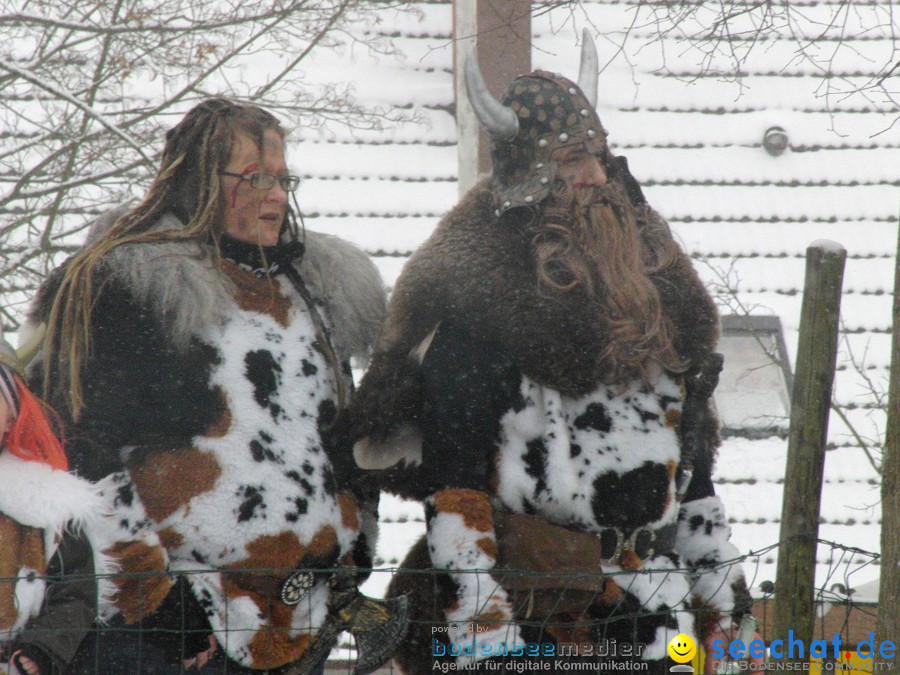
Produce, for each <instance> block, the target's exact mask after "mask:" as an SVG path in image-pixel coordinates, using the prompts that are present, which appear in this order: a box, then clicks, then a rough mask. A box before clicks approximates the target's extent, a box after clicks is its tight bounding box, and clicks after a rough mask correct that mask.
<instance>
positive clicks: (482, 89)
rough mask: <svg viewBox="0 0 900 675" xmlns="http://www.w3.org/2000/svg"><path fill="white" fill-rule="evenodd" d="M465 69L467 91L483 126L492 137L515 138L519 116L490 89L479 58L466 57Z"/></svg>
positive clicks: (517, 131)
mask: <svg viewBox="0 0 900 675" xmlns="http://www.w3.org/2000/svg"><path fill="white" fill-rule="evenodd" d="M465 70H466V93H467V94H468V95H469V103H471V104H472V109H473V110H474V111H475V116H476V117H477V118H478V121H479V122H481V126H483V127H484V128H485V129H487V132H488V133H489V134H490V135H491V138H495V139H497V140H499V141H511V140H512V139H514V138H515V137H516V135H517V134H518V133H519V118H518V117H517V116H516V113H514V112H513V111H512V110H510V109H509V108H507V107H506V106H505V105H503V104H502V103H500V102H499V101H498V100H497V99H495V98H494V97H493V95H491V92H489V91H488V89H487V87H486V86H485V84H484V78H483V77H482V76H481V68H479V67H478V60H477V59H476V58H475V57H474V56H473V55H469V56H468V57H467V58H466V65H465Z"/></svg>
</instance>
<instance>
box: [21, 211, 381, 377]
mask: <svg viewBox="0 0 900 675" xmlns="http://www.w3.org/2000/svg"><path fill="white" fill-rule="evenodd" d="M127 211H128V207H126V206H120V207H117V208H115V209H111V210H110V211H107V212H106V213H104V214H102V215H100V216H99V217H98V218H97V219H96V220H95V221H94V222H93V224H92V225H91V227H90V229H89V231H88V236H87V239H86V244H90V243H91V242H93V241H94V240H96V239H97V238H99V237H100V236H101V235H102V234H103V233H104V232H106V231H107V230H109V229H110V228H111V227H112V226H113V225H114V224H115V222H116V221H117V220H118V219H119V218H120V217H122V216H123V215H124V214H125V213H126V212H127ZM183 227H184V225H183V224H182V222H181V221H180V220H178V218H176V217H175V215H174V214H172V213H167V214H165V215H164V216H163V217H162V218H161V219H160V220H159V222H158V223H157V224H156V225H155V226H154V227H153V230H155V231H160V230H168V229H176V230H177V229H181V228H183ZM303 242H304V245H305V253H304V255H303V257H302V258H301V259H300V262H299V263H295V266H296V267H297V269H298V270H299V272H300V274H301V276H302V277H303V279H304V281H305V282H306V284H307V286H308V288H309V290H310V293H312V296H313V298H315V299H316V300H317V301H320V302H321V303H322V305H323V306H324V308H325V312H326V314H327V315H328V316H329V318H330V319H331V323H332V326H333V329H332V333H331V339H332V342H333V346H334V348H335V351H336V352H337V354H338V356H339V357H340V358H341V359H349V358H350V357H351V356H354V357H357V358H360V359H365V358H366V357H367V356H368V354H369V352H370V351H371V348H372V346H373V343H374V341H375V337H376V336H377V335H378V331H379V329H380V328H381V324H382V322H383V321H384V316H385V312H386V308H385V292H384V284H383V282H382V280H381V276H380V274H379V273H378V269H377V268H376V267H375V265H374V264H373V263H372V261H371V260H370V259H369V257H368V256H367V255H366V254H365V253H364V252H363V251H361V250H360V249H358V248H356V247H355V246H353V245H352V244H350V243H349V242H346V241H344V240H342V239H339V238H338V237H334V236H331V235H327V234H322V233H319V232H311V231H307V232H306V233H305V238H304V240H303ZM203 253H204V251H203V249H202V247H201V246H199V245H198V244H196V243H194V242H189V241H178V242H161V243H152V244H140V245H135V246H120V247H119V248H117V249H114V250H113V251H111V252H110V253H109V254H108V255H107V256H106V257H105V258H104V259H103V263H102V266H103V269H104V272H107V273H109V274H110V275H111V276H112V277H113V278H114V279H115V280H117V281H120V282H121V283H122V284H123V286H124V287H126V288H128V289H129V290H130V291H131V292H132V294H133V295H134V298H135V300H136V301H137V302H138V303H140V304H141V305H143V306H146V307H150V308H152V309H153V310H154V311H155V312H156V314H157V315H158V318H160V319H161V320H162V323H163V325H164V326H165V327H166V328H167V329H168V330H167V334H168V336H169V338H170V339H171V340H172V342H173V344H175V345H177V346H180V347H186V346H187V344H188V343H189V341H190V339H191V337H192V336H195V335H199V334H200V332H201V330H202V329H203V328H204V327H206V326H209V325H214V324H218V323H222V321H223V320H224V318H225V316H226V313H227V311H228V308H229V307H230V306H231V302H232V300H231V299H232V297H233V293H234V289H233V288H232V287H231V283H230V281H229V280H228V279H227V278H226V277H225V276H224V275H223V274H221V272H220V271H219V269H218V267H217V266H216V265H215V264H214V263H213V261H212V258H211V257H210V256H208V255H202V254H203ZM48 287H49V288H50V289H52V290H54V291H55V284H52V283H51V284H47V285H45V287H44V288H42V291H44V292H42V293H41V294H40V295H39V296H38V301H37V304H36V306H35V308H34V309H33V310H32V312H31V323H32V329H33V325H34V324H35V323H39V322H40V321H41V320H42V319H43V318H44V317H46V316H47V315H48V314H49V309H50V304H51V303H52V302H53V297H52V294H51V293H47V292H46V290H47V289H48Z"/></svg>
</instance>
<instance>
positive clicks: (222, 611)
mask: <svg viewBox="0 0 900 675" xmlns="http://www.w3.org/2000/svg"><path fill="white" fill-rule="evenodd" d="M298 184H299V178H297V177H296V176H294V175H291V174H290V172H289V171H288V165H287V163H286V154H285V130H284V128H283V127H282V126H281V124H280V123H279V121H278V120H277V119H276V118H275V117H274V116H273V115H272V114H270V113H269V112H267V111H265V110H263V109H261V108H259V107H256V106H253V105H244V104H240V103H237V102H233V101H229V100H226V99H222V98H214V99H209V100H206V101H203V102H202V103H199V104H198V105H196V106H195V107H194V108H193V109H191V110H190V111H189V112H188V113H187V114H186V115H185V117H184V118H183V119H182V120H181V121H180V122H179V123H178V124H177V125H176V126H175V127H173V128H172V129H170V130H169V131H168V132H167V133H166V136H165V147H164V149H163V152H162V158H161V163H160V168H159V171H158V173H157V175H156V176H155V178H154V179H153V181H152V183H151V185H150V189H149V191H148V193H147V196H146V197H145V199H144V200H143V201H142V202H141V203H140V204H138V205H136V206H134V207H133V208H130V209H123V210H119V211H118V212H117V213H110V214H107V216H106V217H104V218H101V219H100V221H98V222H97V223H96V224H95V226H94V227H93V229H92V231H91V233H90V235H89V237H88V242H87V244H86V245H85V247H84V248H83V249H82V250H81V251H80V252H79V253H77V254H76V255H75V256H73V257H72V258H71V259H69V260H68V261H67V262H66V263H65V264H64V265H63V266H62V267H60V268H59V269H58V270H56V272H55V273H54V274H53V275H52V277H51V278H50V279H49V280H48V282H47V283H46V284H45V285H44V287H43V288H42V290H41V294H40V296H39V298H38V301H37V303H36V306H35V308H34V310H33V312H32V317H31V318H32V321H33V322H34V323H44V324H46V326H47V337H46V339H45V347H46V348H45V352H46V353H45V354H44V366H45V386H46V389H47V391H48V392H49V394H50V398H51V400H52V401H53V402H54V403H55V404H57V408H58V409H59V410H60V411H61V412H63V413H65V415H66V417H68V422H69V424H68V427H69V436H70V443H69V446H68V449H69V454H70V457H71V460H72V463H73V466H74V468H75V470H76V471H78V472H79V473H81V474H82V475H84V476H86V477H88V478H90V479H92V480H95V481H97V482H98V485H100V487H101V488H102V489H103V491H104V495H105V497H106V498H107V500H108V502H109V504H110V506H111V508H112V509H113V510H114V518H112V519H111V520H110V522H109V526H110V527H109V529H110V532H109V533H108V537H109V539H110V540H111V541H113V542H114V543H113V544H112V545H111V546H110V547H109V548H108V550H107V551H106V552H107V553H108V554H109V555H110V556H111V557H112V558H113V561H114V562H115V563H116V564H117V565H118V566H119V569H120V571H121V574H120V575H117V576H116V577H115V578H114V579H113V582H114V583H115V585H116V594H115V597H114V602H113V603H112V605H107V606H105V607H102V608H101V614H102V615H103V618H105V619H107V620H108V625H105V626H102V627H100V629H99V635H98V636H97V637H96V638H95V637H93V636H92V637H91V638H89V639H87V640H85V643H84V649H83V654H82V655H81V656H82V657H83V658H81V660H80V661H79V665H80V666H81V670H82V671H83V672H91V673H93V672H101V673H107V672H109V673H125V672H128V673H132V672H134V673H136V672H142V673H144V672H147V673H167V672H181V671H182V669H183V668H186V667H195V666H196V667H200V666H204V664H205V668H206V670H204V671H203V672H225V671H227V672H229V673H239V672H249V671H255V670H267V671H269V670H270V669H271V670H272V672H276V671H277V669H279V668H282V667H287V666H289V667H290V668H291V669H292V670H291V672H295V671H296V672H302V673H310V672H317V671H319V670H321V668H322V664H323V663H324V660H325V659H326V657H327V655H328V653H329V651H330V649H331V646H332V645H333V644H334V642H335V639H336V637H337V635H338V634H339V633H340V632H341V631H342V630H349V631H351V632H354V631H355V632H356V634H357V643H358V647H359V649H358V654H359V661H358V664H357V672H358V673H365V672H371V670H374V669H375V668H376V667H377V666H378V665H380V663H381V662H383V660H384V659H385V658H387V654H389V653H390V649H391V646H392V645H393V644H394V642H392V641H397V640H399V639H400V638H402V632H403V631H402V629H403V627H404V624H405V620H404V619H403V616H404V615H403V603H402V602H398V603H393V605H384V604H383V603H378V602H374V601H372V600H370V599H368V598H365V596H362V595H361V594H360V593H359V592H358V591H357V590H356V589H357V584H358V582H359V581H360V577H361V574H362V568H365V567H367V566H370V564H371V555H370V552H371V550H372V546H373V544H374V539H373V537H374V534H375V521H376V514H375V508H374V507H375V504H372V503H370V501H368V500H367V499H364V498H367V497H370V496H371V495H364V494H362V493H361V492H359V491H357V490H354V489H352V488H351V487H350V486H349V483H348V477H347V475H346V474H347V468H348V467H350V464H351V462H350V461H349V457H350V447H349V446H345V447H343V448H342V447H340V446H339V444H338V442H337V441H336V440H335V436H334V433H333V427H334V420H335V418H336V416H337V415H338V414H339V413H340V412H341V411H342V409H343V408H344V406H345V404H346V400H347V397H348V395H349V391H350V387H351V384H352V382H351V378H350V368H349V359H350V357H351V356H352V355H364V354H366V353H367V351H368V348H369V346H370V345H371V342H372V341H374V336H375V334H376V333H377V330H378V329H379V327H380V325H381V321H382V318H383V311H384V288H383V285H382V283H381V279H380V277H379V275H378V272H377V270H376V269H375V267H374V265H373V264H372V263H371V261H370V260H369V259H368V257H367V256H366V255H365V254H364V253H363V252H362V251H359V250H357V249H355V248H354V247H352V246H351V245H349V244H348V243H346V242H343V241H341V240H339V239H337V238H335V237H329V236H326V235H316V234H314V233H312V232H303V231H302V230H301V229H300V227H299V226H298V225H299V223H298V219H297V216H298V213H299V208H297V209H296V210H295V209H294V208H292V207H291V205H290V203H289V198H290V196H291V194H292V193H293V192H294V191H295V190H296V189H297V187H298ZM296 206H297V204H296V201H294V207H296ZM350 468H352V467H350ZM375 497H376V498H377V494H376V495H375ZM376 503H377V502H376ZM373 617H374V618H373ZM372 631H377V639H375V638H372V637H371V635H372ZM385 650H387V653H384V654H383V652H385ZM382 654H383V655H382ZM95 659H96V661H95ZM207 659H208V662H207ZM278 672H280V671H278Z"/></svg>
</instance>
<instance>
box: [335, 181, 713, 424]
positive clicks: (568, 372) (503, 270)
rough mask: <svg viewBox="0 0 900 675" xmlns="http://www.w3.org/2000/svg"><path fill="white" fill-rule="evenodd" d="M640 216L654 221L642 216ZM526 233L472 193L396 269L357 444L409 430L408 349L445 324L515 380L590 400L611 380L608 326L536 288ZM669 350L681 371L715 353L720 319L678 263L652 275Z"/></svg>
mask: <svg viewBox="0 0 900 675" xmlns="http://www.w3.org/2000/svg"><path fill="white" fill-rule="evenodd" d="M639 217H643V218H646V219H649V218H660V216H659V215H658V214H656V212H654V211H652V209H649V208H648V207H640V209H639ZM531 236H532V235H531V234H530V233H529V232H526V231H523V229H522V228H520V227H510V226H507V225H504V224H501V223H500V222H499V221H498V219H497V218H496V217H495V216H494V212H493V206H492V197H491V192H490V190H489V188H488V184H487V181H482V182H481V183H479V184H478V185H476V186H475V187H474V188H473V189H472V190H470V191H469V193H468V194H467V195H466V196H465V197H464V198H463V199H462V201H461V202H460V203H459V204H458V205H457V206H456V207H455V208H454V209H453V210H452V211H450V212H449V213H448V214H447V215H446V216H445V217H444V218H443V219H442V220H441V222H440V223H439V224H438V226H437V228H436V229H435V231H434V233H433V234H432V235H431V237H430V238H429V239H428V240H427V241H426V242H425V243H424V244H423V245H422V246H421V247H420V248H419V249H418V250H417V251H416V252H415V253H414V254H413V256H412V257H411V258H410V260H409V262H408V263H407V264H406V266H405V267H404V269H403V272H402V273H401V275H400V277H399V279H398V280H397V284H396V287H395V288H394V292H393V295H392V298H391V302H390V307H389V310H388V320H387V323H386V325H385V327H384V329H383V332H382V336H381V338H380V340H379V344H378V345H377V347H376V352H375V356H374V357H373V359H372V362H371V366H370V368H369V370H368V372H367V373H366V376H365V377H364V379H363V381H362V383H361V386H360V389H359V391H358V392H357V395H356V397H355V403H354V405H353V410H354V412H353V414H352V416H351V424H352V426H353V435H354V437H355V438H356V439H360V438H366V439H369V440H371V441H376V442H377V441H383V440H385V439H387V438H388V437H389V436H391V435H392V434H394V433H395V432H397V431H398V429H400V428H401V427H402V426H404V425H409V426H411V427H413V428H415V426H416V422H417V419H418V414H419V410H420V406H421V401H422V397H421V395H420V386H421V385H420V379H419V375H418V361H417V360H416V359H415V358H413V357H412V352H414V351H415V350H416V347H417V346H418V345H419V344H420V343H421V342H422V341H423V340H425V338H426V337H427V336H428V335H429V333H430V332H431V331H432V330H434V328H435V327H436V326H437V325H438V324H439V323H440V322H441V321H445V320H458V321H460V322H462V323H464V324H465V325H466V327H467V328H468V329H469V331H470V332H471V334H472V336H473V337H474V338H476V339H479V340H486V341H489V342H493V343H495V344H499V345H500V346H501V348H503V349H504V350H505V351H506V352H507V353H508V354H509V355H510V357H511V358H512V360H513V362H514V363H515V364H516V365H517V366H518V368H519V369H520V371H521V372H522V374H523V375H526V376H528V377H529V378H531V379H532V380H534V381H536V382H537V383H539V384H542V385H544V386H547V387H550V388H552V389H556V390H557V391H559V392H561V393H562V394H566V395H571V396H578V395H583V394H586V393H588V392H590V391H592V390H593V389H594V388H595V387H596V386H597V384H598V383H599V382H601V381H603V380H604V378H606V377H607V376H608V375H609V373H607V372H605V371H604V366H603V365H602V364H601V362H600V359H599V358H598V355H599V354H600V352H601V351H602V349H603V347H604V346H605V345H606V343H607V341H608V327H607V320H606V317H605V316H603V315H602V313H601V311H600V310H599V308H598V307H597V306H596V304H594V303H591V302H588V301H587V299H586V297H585V296H584V295H582V294H581V293H578V292H569V293H565V294H563V293H553V294H550V293H548V292H545V291H542V289H541V288H540V287H539V285H538V280H537V272H536V263H535V259H534V253H533V249H532V247H531V242H530V239H531ZM653 281H654V283H655V284H656V287H657V289H658V290H659V294H660V299H661V301H662V304H663V309H664V313H665V316H666V319H667V320H668V321H670V322H671V324H672V326H673V328H674V330H673V336H674V339H673V343H674V346H675V349H676V350H677V352H678V353H679V355H680V356H681V357H683V358H684V359H686V360H687V362H688V363H689V364H691V363H694V362H696V361H697V360H698V359H699V358H700V357H701V356H703V355H704V354H706V353H708V352H709V351H710V350H712V349H713V348H714V346H715V343H716V339H717V337H718V315H717V312H716V308H715V305H714V303H713V301H712V299H711V298H710V296H709V294H708V293H707V291H706V289H705V288H704V286H703V284H702V282H701V281H700V279H699V277H698V276H697V273H696V271H695V270H694V268H693V266H692V265H691V262H690V259H689V258H688V257H687V255H685V254H683V253H682V254H681V255H680V256H679V258H678V259H677V260H676V262H675V263H674V264H673V265H672V266H671V267H669V268H667V269H665V270H663V271H662V272H660V273H658V274H656V275H654V276H653Z"/></svg>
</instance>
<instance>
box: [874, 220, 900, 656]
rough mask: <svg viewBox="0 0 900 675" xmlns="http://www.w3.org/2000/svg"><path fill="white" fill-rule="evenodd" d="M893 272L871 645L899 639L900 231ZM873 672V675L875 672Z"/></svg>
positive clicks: (899, 230) (895, 641)
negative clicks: (877, 572) (875, 609)
mask: <svg viewBox="0 0 900 675" xmlns="http://www.w3.org/2000/svg"><path fill="white" fill-rule="evenodd" d="M895 260H896V263H895V264H896V265H898V267H897V268H896V269H895V270H894V319H893V332H894V340H893V346H892V348H891V352H892V354H891V375H890V384H889V385H888V413H887V433H886V434H885V439H884V460H883V461H882V463H881V580H880V581H879V592H878V625H877V628H876V635H875V644H876V645H880V644H881V643H882V642H884V641H885V640H891V641H893V642H894V644H897V641H898V637H900V228H898V232H897V258H896V259H895ZM896 660H897V659H896V656H895V657H893V658H883V657H881V656H880V655H876V658H875V664H876V665H875V668H876V669H877V670H881V671H883V672H887V671H888V670H890V669H891V668H892V667H893V664H894V662H895V661H896ZM877 670H876V672H877Z"/></svg>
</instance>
